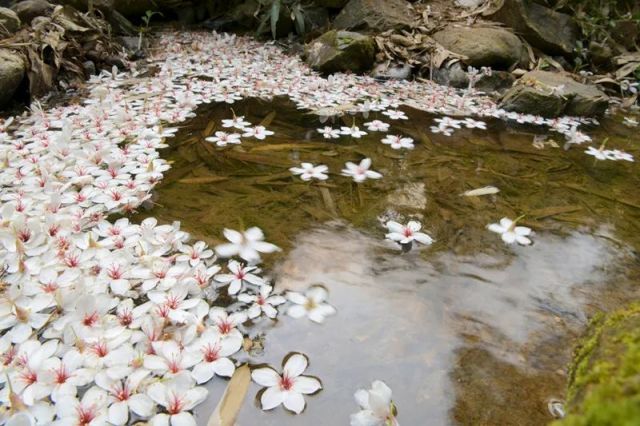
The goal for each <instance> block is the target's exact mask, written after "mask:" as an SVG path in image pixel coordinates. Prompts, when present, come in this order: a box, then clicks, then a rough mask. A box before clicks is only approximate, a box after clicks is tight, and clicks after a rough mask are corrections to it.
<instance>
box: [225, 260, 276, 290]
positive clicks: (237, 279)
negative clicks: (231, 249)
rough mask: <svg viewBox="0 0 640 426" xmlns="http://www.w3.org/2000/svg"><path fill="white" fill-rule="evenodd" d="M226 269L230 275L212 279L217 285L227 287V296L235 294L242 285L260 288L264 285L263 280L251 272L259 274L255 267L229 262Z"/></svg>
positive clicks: (233, 261)
mask: <svg viewBox="0 0 640 426" xmlns="http://www.w3.org/2000/svg"><path fill="white" fill-rule="evenodd" d="M227 268H228V269H229V271H230V272H231V273H230V274H218V275H216V276H215V277H214V279H215V280H216V281H218V282H219V283H224V284H228V285H229V289H228V290H227V291H228V293H229V294H237V293H238V292H239V291H240V290H241V289H242V285H243V284H244V283H245V282H247V283H249V284H253V285H256V286H262V285H264V284H265V282H264V280H263V279H262V278H260V277H259V276H257V275H254V274H252V273H251V272H254V271H255V272H260V270H259V269H258V268H256V267H255V266H243V265H242V264H241V263H240V262H237V261H235V260H230V261H229V263H228V265H227Z"/></svg>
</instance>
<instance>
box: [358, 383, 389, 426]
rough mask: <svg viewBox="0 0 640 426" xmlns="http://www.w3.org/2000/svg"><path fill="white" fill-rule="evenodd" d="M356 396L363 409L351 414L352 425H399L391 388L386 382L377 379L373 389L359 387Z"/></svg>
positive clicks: (372, 385) (372, 386)
mask: <svg viewBox="0 0 640 426" xmlns="http://www.w3.org/2000/svg"><path fill="white" fill-rule="evenodd" d="M354 397H355V399H356V402H357V403H358V405H359V406H360V408H361V411H359V412H357V413H355V414H352V415H351V423H350V425H351V426H399V423H398V420H396V416H397V415H398V414H397V410H396V406H395V404H394V403H393V401H392V400H391V389H390V388H389V386H387V385H386V384H385V383H384V382H382V381H380V380H376V381H374V382H373V383H372V384H371V389H368V390H365V389H359V390H358V391H357V392H356V393H355V394H354Z"/></svg>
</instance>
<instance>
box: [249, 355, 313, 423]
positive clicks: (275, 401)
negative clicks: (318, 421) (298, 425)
mask: <svg viewBox="0 0 640 426" xmlns="http://www.w3.org/2000/svg"><path fill="white" fill-rule="evenodd" d="M285 360H286V362H285V363H284V367H283V370H282V375H280V374H278V372H276V371H275V370H274V369H273V368H270V367H263V368H257V369H255V370H253V371H252V372H251V378H252V379H253V381H254V382H256V383H257V384H259V385H260V386H264V387H266V389H265V390H264V392H263V393H262V395H261V397H260V403H261V404H262V409H263V410H272V409H274V408H276V407H277V406H278V405H280V404H282V405H284V408H286V409H287V410H289V411H292V412H294V413H296V414H300V413H301V412H302V410H304V407H305V400H304V397H303V395H308V394H312V393H315V392H317V391H319V390H320V389H322V384H321V383H320V380H318V379H316V378H315V377H310V376H302V373H303V372H304V370H306V369H307V365H308V360H307V357H306V356H304V355H302V354H299V353H294V354H292V355H291V356H289V357H288V359H287V358H285Z"/></svg>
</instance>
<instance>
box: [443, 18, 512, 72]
mask: <svg viewBox="0 0 640 426" xmlns="http://www.w3.org/2000/svg"><path fill="white" fill-rule="evenodd" d="M433 39H434V40H435V41H437V42H438V43H440V44H441V45H442V46H444V47H445V48H446V49H448V50H450V51H452V52H454V53H457V54H460V55H464V56H466V57H467V58H468V59H466V60H465V61H464V62H465V63H467V64H469V65H473V66H474V67H484V66H487V67H492V68H501V69H506V68H509V67H511V66H512V65H514V64H516V63H518V62H519V61H520V58H522V52H523V49H524V46H523V45H522V42H521V41H520V39H519V38H518V37H517V36H516V35H514V34H513V33H512V32H511V31H509V30H506V29H502V28H488V27H459V26H453V25H451V26H449V27H447V28H445V29H444V30H442V31H438V32H437V33H435V34H433Z"/></svg>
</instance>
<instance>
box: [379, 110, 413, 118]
mask: <svg viewBox="0 0 640 426" xmlns="http://www.w3.org/2000/svg"><path fill="white" fill-rule="evenodd" d="M382 113H383V114H384V115H386V116H387V117H389V118H390V119H392V120H408V119H409V117H407V115H406V114H405V113H404V112H402V111H397V110H394V109H388V110H386V111H383V112H382Z"/></svg>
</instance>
